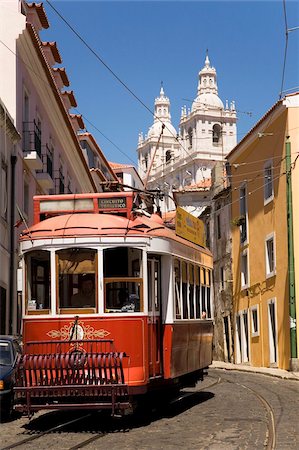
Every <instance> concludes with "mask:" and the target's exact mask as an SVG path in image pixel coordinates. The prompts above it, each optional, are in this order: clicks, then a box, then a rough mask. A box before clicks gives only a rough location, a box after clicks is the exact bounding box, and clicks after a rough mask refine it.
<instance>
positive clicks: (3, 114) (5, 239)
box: [0, 101, 20, 334]
mask: <svg viewBox="0 0 299 450" xmlns="http://www.w3.org/2000/svg"><path fill="white" fill-rule="evenodd" d="M19 139H20V136H19V135H18V133H17V131H16V129H15V127H14V125H13V123H12V119H11V117H10V116H9V114H8V111H7V110H6V108H5V106H4V104H3V103H2V102H1V101H0V267H1V270H0V334H9V333H10V332H11V331H12V328H11V325H12V322H13V313H14V311H13V308H12V307H11V304H10V297H11V294H12V290H13V288H14V274H13V273H12V265H13V264H14V265H15V263H16V260H17V252H16V249H17V246H16V241H15V242H13V241H12V239H11V238H12V237H13V236H12V234H13V235H14V233H15V230H14V223H12V220H13V217H12V215H11V213H12V209H11V205H12V203H13V202H14V199H12V197H11V195H12V192H11V187H12V171H13V170H14V169H13V166H14V160H15V155H16V153H17V146H18V141H19Z"/></svg>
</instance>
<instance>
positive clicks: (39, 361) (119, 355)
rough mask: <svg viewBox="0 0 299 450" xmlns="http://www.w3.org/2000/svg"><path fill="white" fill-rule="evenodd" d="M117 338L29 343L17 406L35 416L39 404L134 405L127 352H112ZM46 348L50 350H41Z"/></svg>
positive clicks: (63, 406)
mask: <svg viewBox="0 0 299 450" xmlns="http://www.w3.org/2000/svg"><path fill="white" fill-rule="evenodd" d="M109 344H110V346H111V344H112V341H108V340H106V341H104V340H98V341H95V340H92V341H72V342H71V345H70V342H68V341H44V342H38V343H37V342H32V343H29V344H27V348H26V350H27V351H26V352H25V353H24V354H23V355H22V357H21V358H20V360H19V363H18V370H17V377H16V386H15V388H14V392H15V409H16V410H18V411H22V412H27V413H28V415H31V414H32V412H33V411H37V410H39V409H75V408H91V409H92V408H94V409H103V408H104V409H111V410H112V414H114V413H115V411H116V410H117V411H119V410H122V409H127V408H129V407H130V404H129V400H128V386H127V385H126V384H125V379H124V371H123V364H122V362H123V358H124V357H125V356H126V355H125V353H123V352H115V351H109V350H108V348H107V345H109ZM42 350H45V351H42Z"/></svg>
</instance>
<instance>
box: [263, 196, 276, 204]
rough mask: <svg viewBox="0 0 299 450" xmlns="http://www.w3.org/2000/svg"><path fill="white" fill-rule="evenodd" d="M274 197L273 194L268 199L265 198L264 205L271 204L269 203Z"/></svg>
mask: <svg viewBox="0 0 299 450" xmlns="http://www.w3.org/2000/svg"><path fill="white" fill-rule="evenodd" d="M273 199H274V195H271V197H268V198H267V199H266V198H265V199H264V206H267V205H269V203H271V202H272V201H273Z"/></svg>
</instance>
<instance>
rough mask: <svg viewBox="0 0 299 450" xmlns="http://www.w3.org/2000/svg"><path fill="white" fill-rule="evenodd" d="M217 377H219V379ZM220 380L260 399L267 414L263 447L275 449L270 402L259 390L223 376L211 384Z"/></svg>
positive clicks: (273, 421)
mask: <svg viewBox="0 0 299 450" xmlns="http://www.w3.org/2000/svg"><path fill="white" fill-rule="evenodd" d="M208 377H209V378H216V377H213V376H212V375H209V376H208ZM219 379H220V381H219ZM221 382H226V383H231V384H235V385H236V386H239V387H241V388H243V389H245V390H247V391H249V392H251V393H252V394H253V395H254V396H255V397H256V398H257V399H258V400H259V401H260V403H261V404H262V405H263V407H264V408H265V410H266V411H267V416H268V421H267V433H266V441H265V445H264V447H265V449H267V450H275V448H276V427H275V415H274V409H273V408H272V406H271V405H270V403H269V402H268V401H267V400H266V399H265V398H264V397H263V396H262V395H261V394H259V392H257V391H256V390H255V389H253V388H250V387H249V386H246V385H245V384H242V383H238V382H236V381H233V380H228V379H227V378H224V377H218V381H217V382H215V383H213V385H215V384H220V383H221ZM211 386H212V385H211Z"/></svg>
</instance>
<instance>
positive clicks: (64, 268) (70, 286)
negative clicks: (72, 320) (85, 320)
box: [57, 248, 96, 309]
mask: <svg viewBox="0 0 299 450" xmlns="http://www.w3.org/2000/svg"><path fill="white" fill-rule="evenodd" d="M57 261H58V263H57V265H58V284H59V289H58V290H59V308H62V309H63V308H76V309H77V308H95V306H96V251H95V250H91V249H81V248H80V249H79V248H71V249H67V250H60V251H58V252H57Z"/></svg>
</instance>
